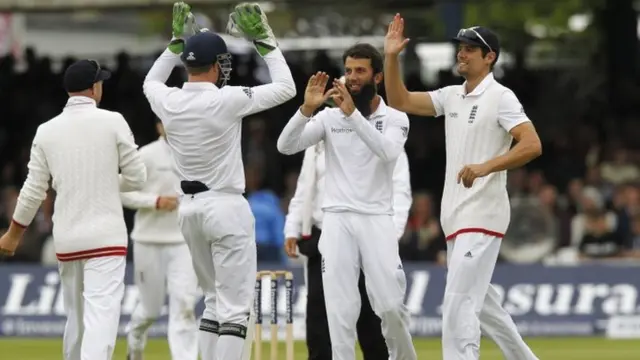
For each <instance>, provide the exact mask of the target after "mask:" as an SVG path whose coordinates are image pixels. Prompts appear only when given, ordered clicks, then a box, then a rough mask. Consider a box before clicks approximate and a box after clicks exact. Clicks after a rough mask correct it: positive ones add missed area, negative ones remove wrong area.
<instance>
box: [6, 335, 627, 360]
mask: <svg viewBox="0 0 640 360" xmlns="http://www.w3.org/2000/svg"><path fill="white" fill-rule="evenodd" d="M528 343H529V344H530V345H531V347H532V348H533V350H534V351H535V353H536V355H538V357H539V358H540V359H542V360H573V359H575V360H602V359H606V360H637V359H638V358H639V356H640V355H638V354H640V341H638V340H607V339H600V338H553V339H541V338H535V339H530V340H529V341H528ZM61 344H62V343H61V341H60V340H33V339H16V338H11V339H0V358H2V359H3V360H4V359H6V360H14V359H15V360H54V359H55V360H59V359H61V358H62V355H61V347H62V345H61ZM281 345H282V346H281V348H280V354H279V355H280V356H279V359H284V345H283V344H281ZM415 345H416V350H417V352H418V359H420V360H422V359H426V360H430V359H433V360H437V359H442V355H441V352H440V341H438V340H437V339H429V340H416V341H415ZM263 350H264V355H263V357H262V359H263V360H269V352H268V350H269V345H268V344H265V346H263ZM168 351H169V349H168V347H167V343H166V341H164V340H151V341H150V342H149V345H148V347H147V350H146V352H145V360H170V357H169V355H168ZM481 351H482V354H481V359H483V360H498V359H502V356H501V355H500V352H499V351H498V349H497V348H496V347H495V345H493V343H492V342H490V341H484V342H483V343H482V350H481ZM358 355H359V354H358ZM305 356H306V349H305V347H304V343H301V342H299V343H296V357H295V358H296V360H304V359H306V357H305ZM120 359H121V360H124V359H125V342H124V341H123V340H120V341H118V345H117V347H116V354H115V356H114V360H120ZM358 359H362V357H360V356H358Z"/></svg>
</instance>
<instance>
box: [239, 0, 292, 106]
mask: <svg viewBox="0 0 640 360" xmlns="http://www.w3.org/2000/svg"><path fill="white" fill-rule="evenodd" d="M227 32H228V33H229V34H230V35H232V36H235V37H239V38H244V39H248V40H250V41H251V42H252V43H253V44H254V46H255V47H256V50H257V51H258V54H260V56H262V58H263V59H264V61H265V62H266V63H267V68H269V75H271V83H270V84H265V85H260V86H256V87H253V88H244V89H241V90H242V91H244V92H245V94H246V96H245V97H244V100H241V101H242V104H241V106H239V108H238V109H237V113H238V114H239V115H240V117H245V116H247V115H251V114H255V113H258V112H260V111H264V110H267V109H270V108H272V107H275V106H278V105H280V104H283V103H285V102H287V101H289V100H291V99H292V98H293V97H294V96H296V85H295V83H294V82H293V76H292V75H291V70H289V66H288V65H287V62H286V61H285V59H284V55H282V52H281V51H280V49H278V42H277V40H276V38H275V36H274V35H273V30H272V29H271V26H269V21H268V20H267V15H266V13H265V12H264V11H263V10H262V8H261V7H260V5H258V4H255V3H242V4H240V5H237V6H236V7H235V9H234V11H233V12H232V13H231V14H230V15H229V22H228V23H227Z"/></svg>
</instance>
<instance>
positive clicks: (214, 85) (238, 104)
mask: <svg viewBox="0 0 640 360" xmlns="http://www.w3.org/2000/svg"><path fill="white" fill-rule="evenodd" d="M229 19H230V20H229V23H228V24H227V30H228V32H229V34H230V35H232V36H237V37H239V38H243V39H246V40H248V41H251V42H252V44H253V45H254V46H255V47H256V50H257V52H258V54H259V55H260V56H261V57H262V58H263V60H264V62H265V64H266V65H267V68H268V69H269V75H270V77H271V82H270V83H266V84H262V85H259V86H253V87H243V86H232V85H226V82H227V80H229V75H230V72H231V55H230V54H229V53H228V49H227V45H226V44H225V41H224V40H223V39H222V37H221V36H220V35H217V34H215V33H212V32H210V31H208V30H206V29H202V28H199V26H198V24H197V23H196V22H195V21H194V16H193V14H192V13H191V7H190V6H189V5H188V4H186V3H184V2H177V3H175V4H174V6H173V19H172V40H171V41H170V42H169V45H168V46H167V49H166V50H165V51H164V52H163V53H162V54H161V55H160V57H159V58H158V59H157V60H156V62H155V63H154V64H153V66H152V67H151V69H150V70H149V73H148V74H147V77H146V78H145V80H144V84H143V90H144V94H145V96H146V97H147V100H149V105H150V106H151V109H152V110H153V112H154V113H155V114H156V116H157V117H158V118H159V119H160V120H161V121H162V124H163V125H164V130H165V134H166V140H167V145H168V147H169V149H170V151H171V155H172V157H173V160H174V171H175V173H176V174H177V176H178V178H179V179H180V180H181V181H180V190H181V191H180V192H181V195H180V201H179V205H178V218H179V223H180V228H181V232H182V235H183V236H184V238H185V241H186V242H187V244H188V246H189V250H190V252H191V258H192V260H193V266H194V269H195V272H196V275H197V277H198V283H199V285H200V288H201V289H202V292H203V293H204V303H205V309H204V311H203V313H202V318H201V319H200V328H199V331H198V343H199V349H200V355H201V356H200V357H201V358H202V359H207V360H209V359H224V360H241V359H242V360H248V359H249V357H250V356H251V353H250V349H251V345H252V340H253V337H252V336H253V333H252V332H253V329H254V328H255V327H254V326H253V324H255V320H254V319H253V317H254V315H255V313H254V312H252V311H251V309H252V308H253V291H254V286H255V281H256V271H257V259H256V239H255V219H254V217H253V214H252V212H251V207H250V206H249V203H248V202H247V199H246V198H245V197H244V196H243V193H244V192H245V175H244V164H243V162H242V159H243V156H242V146H241V142H242V141H241V140H242V119H243V118H245V117H247V116H249V115H252V114H256V113H259V112H262V111H264V110H267V109H270V108H273V107H275V106H278V105H281V104H283V103H285V102H286V101H288V100H290V99H291V98H293V97H294V96H295V95H296V86H295V83H294V82H293V76H292V75H291V71H290V70H289V67H288V66H287V62H286V61H285V59H284V55H283V54H282V51H280V49H278V48H277V46H274V45H276V44H277V41H276V39H275V36H273V31H272V30H271V27H270V26H269V23H268V20H267V17H266V14H265V13H264V11H262V9H260V6H259V5H256V4H239V5H237V6H236V7H235V9H234V11H233V12H232V13H231V14H230V15H229ZM194 32H195V33H194ZM192 33H193V35H191V34H192ZM177 65H184V66H185V67H186V70H187V73H188V76H189V77H188V81H187V82H185V83H184V84H183V85H182V87H181V88H179V87H169V86H167V85H166V81H167V79H168V78H169V75H170V74H171V72H172V71H173V69H174V67H175V66H177ZM223 85H224V86H223ZM214 259H215V261H214ZM257 343H259V341H258V342H257Z"/></svg>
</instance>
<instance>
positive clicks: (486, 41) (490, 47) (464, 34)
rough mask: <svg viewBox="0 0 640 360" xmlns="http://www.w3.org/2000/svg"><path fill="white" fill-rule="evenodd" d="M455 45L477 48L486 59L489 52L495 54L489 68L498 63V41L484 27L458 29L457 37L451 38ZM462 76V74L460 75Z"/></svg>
mask: <svg viewBox="0 0 640 360" xmlns="http://www.w3.org/2000/svg"><path fill="white" fill-rule="evenodd" d="M453 41H454V42H455V43H457V44H458V45H459V44H466V45H470V46H474V47H479V48H480V49H481V50H482V56H483V57H486V56H487V54H489V53H490V52H492V53H494V54H495V59H493V62H492V63H491V68H492V69H493V66H494V65H495V63H496V61H498V56H500V40H498V36H497V35H496V34H495V33H494V32H493V31H491V30H490V29H488V28H486V27H484V26H473V27H470V28H466V29H460V31H458V35H457V36H456V37H454V38H453ZM461 75H462V73H461Z"/></svg>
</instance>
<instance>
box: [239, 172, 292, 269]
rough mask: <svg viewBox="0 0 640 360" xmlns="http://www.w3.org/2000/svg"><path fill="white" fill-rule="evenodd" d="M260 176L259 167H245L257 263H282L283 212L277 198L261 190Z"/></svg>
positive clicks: (267, 191)
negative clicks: (253, 220) (253, 223)
mask: <svg viewBox="0 0 640 360" xmlns="http://www.w3.org/2000/svg"><path fill="white" fill-rule="evenodd" d="M262 174H263V172H262V170H261V166H260V165H257V164H251V165H248V166H246V167H245V177H246V192H247V201H249V206H250V207H251V211H252V212H253V216H254V217H255V221H256V224H255V229H256V245H257V250H258V261H270V262H283V261H284V259H285V254H284V250H283V249H284V233H283V231H282V229H284V212H283V211H282V209H281V207H280V199H279V198H278V196H276V194H275V193H274V192H273V191H271V190H269V189H266V188H263V186H262V184H263V181H262Z"/></svg>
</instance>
